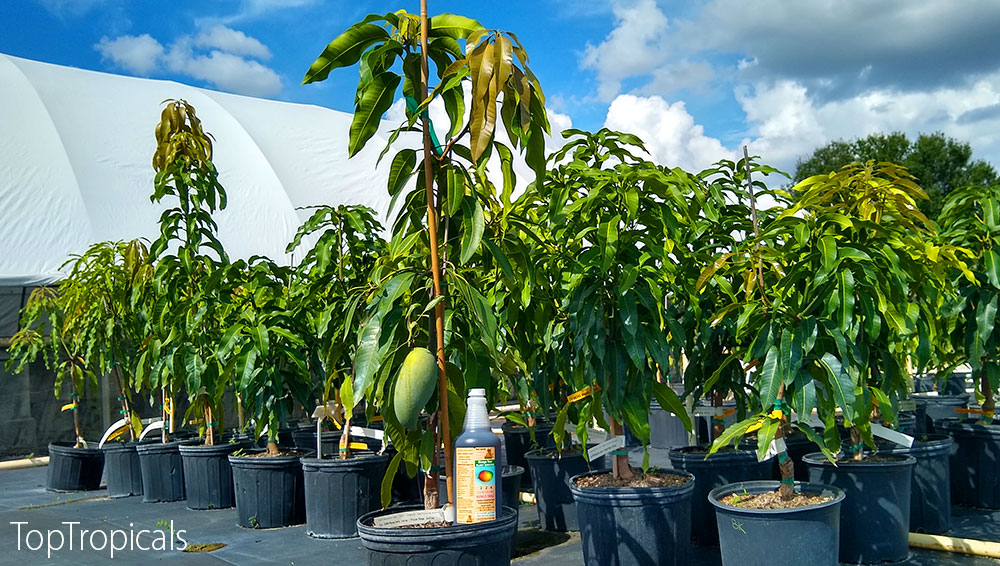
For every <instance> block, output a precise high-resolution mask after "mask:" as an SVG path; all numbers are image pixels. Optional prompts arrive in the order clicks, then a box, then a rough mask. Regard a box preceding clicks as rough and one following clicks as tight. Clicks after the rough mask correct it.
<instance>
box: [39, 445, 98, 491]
mask: <svg viewBox="0 0 1000 566" xmlns="http://www.w3.org/2000/svg"><path fill="white" fill-rule="evenodd" d="M47 473H48V478H47V481H46V484H45V488H46V489H48V490H49V491H91V490H95V489H100V488H101V476H102V475H104V451H103V450H101V449H100V448H73V443H72V442H52V443H49V466H48V471H47Z"/></svg>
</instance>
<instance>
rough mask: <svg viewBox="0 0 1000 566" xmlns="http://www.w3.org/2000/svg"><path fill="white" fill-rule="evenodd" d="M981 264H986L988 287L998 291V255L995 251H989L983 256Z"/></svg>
mask: <svg viewBox="0 0 1000 566" xmlns="http://www.w3.org/2000/svg"><path fill="white" fill-rule="evenodd" d="M983 262H985V264H986V277H987V278H989V280H990V285H993V288H994V289H1000V254H998V253H997V252H996V250H993V249H990V250H987V251H986V253H985V254H983Z"/></svg>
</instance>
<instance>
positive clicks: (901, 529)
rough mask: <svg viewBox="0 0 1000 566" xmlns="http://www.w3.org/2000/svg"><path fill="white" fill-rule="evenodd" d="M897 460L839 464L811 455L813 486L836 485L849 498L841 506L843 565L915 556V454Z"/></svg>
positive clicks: (808, 461) (809, 459)
mask: <svg viewBox="0 0 1000 566" xmlns="http://www.w3.org/2000/svg"><path fill="white" fill-rule="evenodd" d="M888 457H889V458H892V459H893V461H889V462H884V461H879V462H872V461H864V460H862V461H861V462H853V461H845V460H841V461H838V462H837V465H836V466H835V465H833V464H832V463H830V461H828V460H827V459H826V457H825V456H823V454H821V453H819V452H814V453H812V454H807V455H806V456H805V458H803V460H804V461H805V463H806V465H808V466H809V480H810V482H811V483H819V484H823V485H831V486H833V487H838V488H840V489H842V490H843V491H844V494H845V495H846V496H847V497H846V499H845V500H844V503H843V504H841V506H840V561H841V562H844V563H850V564H872V563H876V562H893V561H898V560H903V559H904V558H906V555H907V553H908V552H909V538H908V537H909V532H910V482H911V479H912V476H913V466H915V465H916V463H917V460H916V459H915V458H914V457H913V456H908V455H899V456H896V455H893V456H888Z"/></svg>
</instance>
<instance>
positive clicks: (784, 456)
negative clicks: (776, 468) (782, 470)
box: [778, 452, 788, 464]
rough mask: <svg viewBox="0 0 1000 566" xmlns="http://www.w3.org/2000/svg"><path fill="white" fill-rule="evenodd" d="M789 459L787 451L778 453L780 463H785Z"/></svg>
mask: <svg viewBox="0 0 1000 566" xmlns="http://www.w3.org/2000/svg"><path fill="white" fill-rule="evenodd" d="M787 461H788V453H787V452H782V453H780V454H778V463H779V464H784V463H785V462H787Z"/></svg>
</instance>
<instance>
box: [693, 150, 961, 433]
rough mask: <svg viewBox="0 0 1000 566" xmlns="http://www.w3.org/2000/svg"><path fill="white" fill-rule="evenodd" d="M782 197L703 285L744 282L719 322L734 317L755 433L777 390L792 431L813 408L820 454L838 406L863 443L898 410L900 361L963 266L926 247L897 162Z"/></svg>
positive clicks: (922, 335)
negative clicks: (878, 420)
mask: <svg viewBox="0 0 1000 566" xmlns="http://www.w3.org/2000/svg"><path fill="white" fill-rule="evenodd" d="M793 191H794V192H795V193H796V194H797V195H798V198H797V199H796V200H795V202H794V203H791V206H789V207H788V208H787V209H785V210H782V211H781V212H780V214H778V215H776V216H774V217H773V219H770V220H767V221H765V222H763V223H762V226H761V233H760V238H759V239H748V240H747V241H745V242H743V243H741V245H740V246H738V247H737V249H736V250H735V253H734V255H733V256H732V257H731V258H730V260H729V261H728V262H727V263H726V265H725V266H724V267H723V268H722V269H720V270H718V272H717V273H716V274H714V275H712V277H713V278H714V279H716V280H717V281H718V277H719V273H727V272H728V277H727V282H728V281H738V280H739V279H740V275H741V274H742V277H743V281H744V283H743V284H741V285H739V286H733V287H732V293H731V294H730V299H731V300H732V302H733V305H736V306H735V307H733V308H732V309H730V310H728V311H727V312H726V314H725V316H727V317H735V318H736V334H737V338H738V340H739V343H740V353H741V356H742V357H743V358H744V359H745V360H748V361H750V362H751V364H752V365H756V366H757V367H758V371H756V372H755V373H754V374H753V376H752V379H751V385H752V386H753V387H754V388H755V389H756V390H757V392H758V394H759V399H760V403H761V405H760V407H759V411H760V413H759V415H758V418H760V419H763V422H764V424H765V429H762V430H766V428H767V424H768V423H769V422H770V421H771V420H772V419H773V417H769V416H767V413H770V412H771V406H770V405H772V404H774V402H775V399H776V397H777V393H778V391H779V390H780V388H781V386H782V385H783V386H784V395H783V399H784V402H786V403H787V404H788V405H790V407H791V409H792V410H793V411H794V412H795V413H796V414H797V415H798V418H799V419H800V421H799V422H800V424H803V425H806V426H808V423H807V421H806V419H808V415H809V414H810V413H811V412H812V410H813V409H814V408H815V409H816V410H817V412H818V414H819V417H820V419H821V420H822V421H823V422H824V424H825V427H826V434H825V435H824V436H825V446H823V447H824V448H826V449H828V450H830V451H831V452H836V451H838V450H839V449H840V439H839V435H838V434H837V431H836V425H835V421H834V412H835V409H836V408H838V407H839V408H840V409H841V410H842V411H843V415H844V423H845V424H846V425H847V426H855V427H858V429H859V430H860V431H861V433H862V436H863V438H864V441H865V443H866V444H868V445H873V442H872V439H871V429H870V427H869V426H868V423H869V419H870V416H871V414H872V412H873V410H874V408H875V404H876V402H878V405H879V408H880V409H881V415H882V416H883V417H884V418H885V419H886V420H889V421H891V419H892V418H893V416H894V415H895V414H896V413H897V410H898V402H899V399H901V398H902V397H904V396H905V395H906V394H907V392H908V389H909V388H910V387H909V375H908V372H907V369H906V363H907V357H908V356H909V355H910V353H911V352H912V351H914V348H915V346H916V344H918V343H919V342H921V341H922V340H928V339H930V338H929V336H928V333H930V332H932V330H933V329H934V328H936V325H937V322H936V321H937V318H938V317H937V316H936V311H935V309H936V308H939V307H940V305H941V304H942V303H943V300H944V297H945V296H946V295H947V292H948V288H949V282H948V278H949V276H950V273H951V270H952V269H961V270H965V269H966V267H965V264H964V263H963V261H962V253H963V252H962V250H961V249H957V248H954V247H952V246H938V245H935V244H934V243H933V241H932V239H933V236H934V232H933V225H932V224H931V223H930V222H929V221H928V220H927V219H926V217H925V216H924V215H923V214H922V213H921V212H920V210H919V209H918V208H917V204H916V203H917V201H918V200H919V199H923V198H926V195H925V194H924V193H923V191H922V190H921V189H920V187H918V186H917V185H916V184H915V183H914V182H913V179H912V177H911V176H910V175H909V174H908V173H907V172H906V170H905V169H904V168H902V167H900V166H898V165H894V164H891V163H878V164H875V163H871V162H869V163H868V164H865V165H862V164H853V165H849V166H847V167H844V168H843V169H841V170H840V171H839V172H836V173H831V174H825V175H818V176H814V177H810V178H808V179H806V180H804V181H802V182H801V183H799V184H798V185H796V186H795V187H794V188H793ZM758 244H759V246H760V251H759V252H757V251H756V247H757V245H758ZM759 281H762V282H763V287H762V288H761V286H760V283H758V282H759ZM873 399H874V401H873ZM879 400H881V401H880V402H879ZM777 407H778V405H776V408H777ZM787 414H788V413H787V411H786V412H785V415H787ZM722 440H723V439H722V438H720V439H719V441H717V442H716V444H715V446H714V448H715V449H717V448H719V447H720V446H721V445H722V444H724V443H723V442H721V441H722ZM769 444H770V440H769V439H767V440H766V442H764V441H762V443H761V446H762V447H763V448H766V447H767V446H768V445H769Z"/></svg>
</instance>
